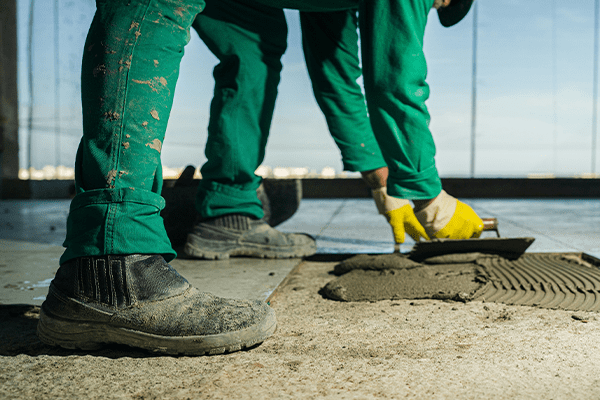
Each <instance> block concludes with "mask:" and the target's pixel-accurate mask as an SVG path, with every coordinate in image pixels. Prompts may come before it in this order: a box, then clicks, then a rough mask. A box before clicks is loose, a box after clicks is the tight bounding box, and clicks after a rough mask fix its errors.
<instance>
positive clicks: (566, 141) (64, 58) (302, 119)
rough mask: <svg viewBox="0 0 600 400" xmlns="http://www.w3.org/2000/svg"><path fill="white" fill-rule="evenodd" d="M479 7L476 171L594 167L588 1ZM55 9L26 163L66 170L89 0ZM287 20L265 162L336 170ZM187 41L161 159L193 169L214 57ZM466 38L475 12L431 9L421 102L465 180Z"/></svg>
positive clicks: (23, 84) (23, 93)
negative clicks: (441, 14)
mask: <svg viewBox="0 0 600 400" xmlns="http://www.w3.org/2000/svg"><path fill="white" fill-rule="evenodd" d="M477 3H478V13H477V15H478V20H477V22H478V24H477V27H478V36H477V38H478V42H477V43H478V45H477V80H476V88H477V92H476V93H477V102H476V125H475V126H476V130H475V132H476V136H475V164H474V165H475V168H474V174H475V176H479V177H488V176H498V177H501V176H506V177H509V176H527V175H528V174H555V175H556V176H574V175H580V174H585V173H589V172H592V170H594V171H595V172H600V160H597V161H596V165H595V166H594V167H592V165H591V160H592V158H591V157H592V149H591V143H592V112H593V90H592V89H593V47H594V0H577V1H575V2H560V1H558V0H545V1H542V0H502V1H492V0H477ZM29 5H30V1H29V0H18V7H19V10H18V12H19V14H18V21H19V25H18V29H19V89H20V93H19V96H20V98H19V103H20V119H21V166H22V167H27V165H28V164H27V154H28V151H27V149H28V145H27V137H28V130H27V126H28V123H27V118H28V115H29V114H28V113H29V107H30V105H31V104H32V99H31V97H30V96H29V85H28V72H27V71H28V70H27V54H28V52H27V43H28V29H27V22H28V19H29ZM58 5H59V14H58V15H59V23H58V28H59V29H58V32H59V47H58V51H56V49H55V46H54V35H55V26H56V25H55V24H54V8H53V7H54V1H50V0H37V1H36V3H35V8H34V27H35V29H34V37H33V45H32V48H33V49H34V51H33V53H32V54H33V82H34V84H33V88H34V89H33V93H34V96H33V110H34V114H33V121H34V130H33V131H32V135H33V138H34V139H33V141H32V157H31V160H32V165H33V166H34V167H36V168H41V167H42V166H44V165H48V164H51V165H55V164H62V165H66V166H72V164H73V160H74V155H75V151H76V148H77V144H78V142H79V139H80V137H81V117H80V104H79V96H80V94H79V72H80V71H79V68H80V64H81V49H82V48H83V42H84V40H85V35H86V32H87V28H88V26H89V23H90V21H91V19H92V17H93V12H94V2H93V1H91V0H58ZM286 17H287V21H288V26H289V36H288V50H287V52H286V54H285V55H284V58H283V65H284V68H283V72H282V79H281V83H280V85H279V97H278V100H277V105H276V109H275V115H274V119H273V123H272V127H271V134H270V138H269V142H268V145H267V152H266V158H265V161H264V163H263V164H264V165H268V166H271V167H277V166H281V167H307V168H309V169H312V170H316V171H320V170H321V169H322V168H324V167H326V166H329V167H333V168H334V169H335V170H336V171H338V172H341V171H342V164H341V157H340V153H339V150H338V149H337V147H336V146H335V144H334V142H333V140H332V139H331V136H330V135H329V133H328V130H327V126H326V124H325V120H324V117H323V115H322V113H321V112H320V110H319V108H318V107H317V105H316V102H315V100H314V98H313V95H312V90H311V87H310V81H309V79H308V76H307V73H306V69H305V65H304V58H303V54H302V50H301V45H300V28H299V22H298V14H297V12H295V11H286ZM191 36H192V40H191V42H190V44H189V45H188V46H187V47H186V49H185V56H184V58H183V61H182V64H181V72H180V79H179V81H178V84H177V88H176V91H175V100H174V105H173V112H172V114H171V117H170V120H169V126H168V129H167V134H166V139H165V143H164V145H163V153H162V157H163V164H164V165H165V166H168V167H171V168H176V167H181V166H184V165H188V164H192V165H195V166H200V165H202V164H203V163H204V161H205V160H206V158H205V157H204V144H205V142H206V127H207V125H208V109H209V104H210V100H211V98H212V90H213V85H214V83H213V78H212V69H213V68H214V66H215V65H216V63H217V60H216V58H215V57H214V56H213V55H212V54H211V53H210V52H209V51H208V50H207V49H206V47H205V46H204V44H203V43H202V41H201V40H199V39H198V37H197V35H196V34H195V32H193V31H192V34H191ZM472 40H473V12H471V13H470V14H469V15H468V16H467V17H466V18H465V19H464V20H463V21H462V22H460V23H459V24H458V25H456V26H454V27H452V28H443V27H442V26H441V25H440V23H439V21H438V19H437V15H436V13H435V11H432V13H430V16H429V22H428V25H427V29H426V34H425V44H424V50H425V54H426V57H427V62H428V78H427V81H428V83H429V85H430V88H431V95H430V99H429V100H428V102H427V106H428V108H429V112H430V114H431V117H432V119H431V125H430V129H431V131H432V134H433V136H434V139H435V142H436V146H437V156H436V163H437V167H438V170H439V172H440V175H441V176H443V177H461V176H470V174H471V123H472V119H471V115H472V112H471V111H472V71H473V67H472V43H473V42H472ZM57 55H58V56H57ZM56 60H58V63H59V71H60V72H61V75H60V76H61V77H60V78H59V80H58V82H57V79H56V75H55V67H54V65H55V62H56ZM56 88H58V94H59V99H58V104H59V105H60V107H59V108H57V107H56V104H57V99H56V93H57V89H56ZM57 110H59V112H56V111H57ZM57 115H59V116H60V120H59V121H58V122H57ZM56 126H58V127H59V129H58V131H59V132H60V133H59V134H57V133H56V132H57V128H56ZM57 137H58V138H59V139H58V140H57ZM597 158H600V157H597Z"/></svg>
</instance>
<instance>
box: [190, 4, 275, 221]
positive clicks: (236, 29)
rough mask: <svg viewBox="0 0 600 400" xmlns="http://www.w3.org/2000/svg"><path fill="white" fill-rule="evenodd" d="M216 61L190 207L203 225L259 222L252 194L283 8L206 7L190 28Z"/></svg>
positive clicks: (266, 121)
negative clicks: (241, 218) (225, 219)
mask: <svg viewBox="0 0 600 400" xmlns="http://www.w3.org/2000/svg"><path fill="white" fill-rule="evenodd" d="M193 27H194V28H195V29H196V31H197V32H198V34H199V35H200V37H201V38H202V40H203V41H204V42H205V43H206V45H207V46H208V48H209V49H210V50H211V51H212V52H213V53H214V54H215V55H216V56H217V58H219V61H220V63H219V65H217V67H216V68H215V71H214V76H215V93H214V98H213V101H212V104H211V109H210V122H209V126H208V140H207V143H206V151H205V152H206V157H207V159H208V161H207V162H206V164H204V166H203V167H202V170H201V172H202V182H201V184H200V187H199V190H198V196H197V200H196V208H197V210H198V212H199V213H200V216H201V217H202V218H204V219H206V218H214V217H219V216H223V215H227V214H233V213H236V214H243V215H246V216H250V217H254V218H262V217H263V211H262V206H261V203H260V201H259V200H258V197H257V195H256V189H257V188H258V186H259V185H260V181H261V178H260V177H258V176H256V175H255V174H254V171H256V168H258V166H259V165H260V164H261V163H262V161H263V158H264V154H265V146H266V143H267V138H268V135H269V129H270V126H271V119H272V116H273V109H274V107H275V99H276V97H277V85H278V84H279V77H280V72H281V61H280V59H281V56H282V55H283V53H284V52H285V49H286V46H287V24H286V21H285V16H284V14H283V10H280V9H275V8H270V7H266V6H262V5H260V4H257V3H256V2H254V1H252V0H216V1H209V2H208V4H207V7H206V10H205V11H204V12H203V13H202V14H200V15H199V16H198V17H197V19H196V21H195V22H194V24H193Z"/></svg>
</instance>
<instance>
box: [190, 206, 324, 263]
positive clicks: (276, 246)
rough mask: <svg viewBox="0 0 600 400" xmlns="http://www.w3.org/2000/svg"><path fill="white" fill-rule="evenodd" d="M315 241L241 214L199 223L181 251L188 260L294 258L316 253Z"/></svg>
mask: <svg viewBox="0 0 600 400" xmlns="http://www.w3.org/2000/svg"><path fill="white" fill-rule="evenodd" d="M316 251H317V245H316V242H315V239H313V238H312V237H311V236H309V235H306V234H299V233H282V232H279V231H278V230H276V229H273V228H271V227H270V226H269V225H268V224H267V223H265V222H264V221H262V220H257V219H253V218H250V217H247V216H244V215H240V214H230V215H224V216H222V217H217V218H213V219H209V220H205V221H202V222H200V223H198V224H196V226H194V229H193V230H192V232H191V233H190V234H189V235H188V238H187V242H186V244H185V247H184V252H185V254H187V255H188V256H190V257H194V258H203V259H209V260H214V259H219V260H222V259H227V258H229V257H230V256H246V257H257V258H294V257H306V256H310V255H313V254H315V253H316Z"/></svg>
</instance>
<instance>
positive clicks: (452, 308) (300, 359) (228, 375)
mask: <svg viewBox="0 0 600 400" xmlns="http://www.w3.org/2000/svg"><path fill="white" fill-rule="evenodd" d="M335 264H336V263H332V262H328V263H326V262H320V263H319V262H305V263H302V264H300V265H299V266H298V267H297V269H296V270H295V271H294V272H292V274H290V276H289V279H288V280H287V282H286V283H285V284H284V285H283V287H281V288H280V290H279V291H278V293H277V295H276V296H275V297H274V298H273V300H272V303H271V304H272V306H273V308H274V309H275V310H276V312H277V316H278V323H279V328H278V330H277V332H276V333H275V335H274V336H273V337H272V338H271V339H269V340H267V341H266V342H265V343H263V344H262V345H260V346H258V347H256V348H254V349H251V350H249V351H245V352H238V353H233V354H229V355H222V356H213V357H196V358H194V357H163V356H160V357H157V356H154V355H152V354H148V353H144V352H138V351H135V350H132V349H129V348H126V347H113V348H109V349H105V350H102V351H97V352H89V353H82V352H72V351H65V350H60V349H54V348H50V347H47V346H45V345H42V344H41V343H40V342H39V341H38V340H37V338H36V337H35V336H34V329H35V323H36V309H35V308H32V307H27V306H25V307H21V308H19V307H14V306H0V310H1V315H0V335H1V338H2V340H1V341H0V355H1V356H0V398H10V399H15V398H16V399H21V398H27V399H41V398H103V399H105V398H126V399H129V398H133V399H155V398H161V399H162V398H174V399H188V398H193V399H198V398H200V399H221V398H223V399H237V398H290V399H291V398H293V399H297V398H302V399H304V398H306V399H312V398H314V399H317V398H319V399H321V398H331V399H344V398H348V399H370V398H394V399H396V398H422V399H442V398H453V399H454V398H459V399H471V398H472V399H480V398H494V399H514V398H532V399H533V398H535V399H539V398H543V399H590V398H598V397H600V329H599V328H600V318H599V317H600V314H597V313H593V312H573V311H556V310H546V309H539V308H533V307H524V306H506V305H503V304H495V303H482V302H471V303H455V302H444V301H439V300H394V301H381V302H373V303H368V302H359V303H345V302H336V301H332V300H326V299H324V298H323V297H322V296H321V295H319V293H318V292H319V290H320V289H321V288H322V287H323V286H324V285H325V284H326V283H327V282H329V281H330V280H332V279H334V278H335V277H334V276H333V275H331V271H333V268H334V266H335Z"/></svg>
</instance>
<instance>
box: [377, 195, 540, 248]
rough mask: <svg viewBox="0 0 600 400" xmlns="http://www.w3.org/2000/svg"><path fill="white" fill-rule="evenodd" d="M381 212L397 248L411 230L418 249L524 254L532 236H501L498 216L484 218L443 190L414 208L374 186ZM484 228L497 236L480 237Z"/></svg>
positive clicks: (405, 201) (531, 240)
mask: <svg viewBox="0 0 600 400" xmlns="http://www.w3.org/2000/svg"><path fill="white" fill-rule="evenodd" d="M373 198H374V199H375V204H376V205H377V208H378V210H379V213H380V214H383V215H385V217H386V218H387V220H388V222H389V223H390V225H391V226H392V230H393V233H394V239H395V242H396V246H395V250H396V251H399V244H400V243H404V240H405V234H406V233H408V234H409V236H411V237H412V238H413V239H414V240H415V242H417V245H416V246H415V249H413V252H414V251H415V250H419V249H420V251H421V252H425V253H428V252H429V251H430V250H431V251H435V252H436V253H437V254H443V253H445V252H446V253H452V252H492V253H502V254H519V255H520V254H522V253H523V252H524V251H525V250H526V249H527V247H529V246H530V245H531V243H532V242H533V238H517V239H499V238H500V233H499V231H498V220H497V219H496V218H487V219H481V218H480V217H479V216H478V215H477V213H475V211H473V209H472V208H471V207H469V206H468V205H467V204H465V203H463V202H461V201H459V200H457V199H456V198H454V197H452V196H450V195H448V194H447V193H446V192H445V191H443V190H442V192H441V193H440V194H439V195H438V196H437V197H436V198H435V199H434V200H433V201H431V202H430V203H429V204H428V205H427V206H425V207H423V208H421V209H419V210H417V211H416V212H414V211H413V209H412V207H411V205H410V203H409V202H408V200H403V199H397V198H395V197H391V196H388V195H387V193H386V191H385V187H384V188H381V189H376V190H373ZM483 231H493V232H496V235H497V237H498V238H488V239H479V237H480V236H481V233H482V232H483Z"/></svg>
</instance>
